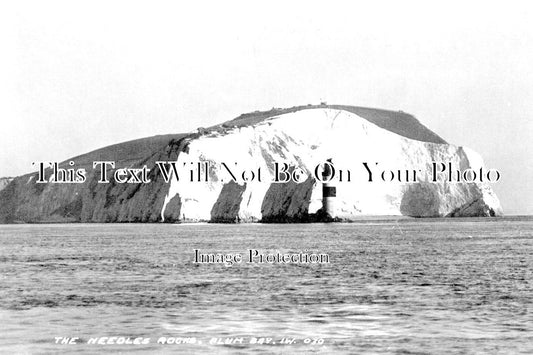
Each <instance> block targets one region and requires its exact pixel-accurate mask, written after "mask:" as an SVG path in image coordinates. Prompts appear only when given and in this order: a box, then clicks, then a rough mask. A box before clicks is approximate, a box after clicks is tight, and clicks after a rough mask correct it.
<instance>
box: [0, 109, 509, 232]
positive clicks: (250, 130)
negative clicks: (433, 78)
mask: <svg viewBox="0 0 533 355" xmlns="http://www.w3.org/2000/svg"><path fill="white" fill-rule="evenodd" d="M154 139H155V138H154ZM154 139H151V140H150V139H144V140H139V141H133V142H127V143H123V144H121V145H116V146H113V147H111V148H113V149H105V148H104V149H102V150H99V151H96V152H92V153H89V154H87V155H85V156H81V157H77V158H74V159H73V160H74V161H75V162H76V165H77V166H80V164H81V163H79V161H81V162H85V164H88V162H90V161H92V160H98V159H102V158H105V159H107V160H115V161H116V162H117V166H118V167H125V166H135V167H142V165H144V164H146V165H147V166H148V168H150V169H151V172H150V176H149V177H150V179H151V180H152V182H151V183H148V184H118V183H116V182H114V181H111V183H109V184H97V183H96V181H97V176H96V175H97V173H98V172H94V173H90V172H91V170H90V169H89V170H88V172H89V174H88V178H87V181H86V182H85V183H83V184H72V185H70V184H69V185H65V184H60V185H59V184H35V182H34V181H35V179H36V174H29V175H25V176H22V177H19V178H16V179H14V180H13V181H12V182H11V183H10V184H9V185H8V186H7V187H6V188H5V189H4V190H2V191H0V201H2V203H1V206H0V221H2V222H4V223H5V222H17V221H21V222H46V221H61V222H74V221H81V222H157V221H165V222H176V221H214V222H235V221H240V222H254V221H265V222H278V221H279V222H292V221H309V220H314V219H316V218H317V216H320V213H321V211H320V209H321V207H322V184H321V183H319V182H317V181H316V179H315V178H314V177H313V173H314V170H315V167H316V166H317V165H319V164H321V163H323V162H324V161H326V159H333V163H334V166H335V168H336V169H342V170H343V172H344V174H345V175H344V181H342V182H336V183H335V186H336V197H335V201H334V211H333V213H332V215H333V217H336V218H338V219H340V220H351V219H355V218H358V217H360V216H365V215H406V216H416V217H429V216H432V217H433V216H491V215H500V214H501V213H502V211H501V207H500V204H499V202H498V199H497V197H496V196H495V194H494V193H493V192H492V190H491V188H490V186H488V185H486V184H484V183H448V182H443V181H442V182H438V183H433V182H430V181H428V180H429V177H427V176H423V174H421V175H419V176H418V182H416V183H412V182H406V181H405V176H403V177H401V179H403V180H402V181H401V182H399V181H396V180H397V178H398V177H396V179H394V181H392V182H391V181H381V177H380V174H381V172H382V170H387V171H389V170H392V171H397V170H398V169H400V170H401V171H404V170H406V169H409V170H413V169H417V170H419V171H421V172H422V173H425V172H428V171H431V169H432V162H446V163H451V164H452V165H453V166H455V167H456V168H458V169H462V170H464V169H467V168H473V169H478V170H479V168H481V167H483V161H482V159H481V157H480V156H479V155H478V154H477V153H475V152H473V151H471V150H470V149H467V148H462V147H457V146H453V145H450V144H446V142H445V141H444V140H442V139H441V138H440V137H438V136H437V135H435V134H434V133H433V132H431V131H430V130H428V129H427V128H426V127H424V126H423V125H421V124H420V123H419V122H418V121H417V120H416V119H415V118H414V117H412V116H410V115H408V114H405V113H401V112H400V113H398V112H392V111H384V110H374V109H366V108H357V107H349V106H328V107H326V106H319V107H297V108H293V109H285V110H281V109H274V110H273V111H270V112H257V113H252V114H246V115H242V116H240V117H238V118H237V119H235V120H233V121H229V122H226V123H224V124H222V125H219V126H215V127H211V128H208V129H202V130H201V132H200V133H198V134H189V135H179V136H178V135H176V136H162V137H157V140H156V141H157V142H155V141H154ZM136 142H137V143H136ZM139 142H143V143H142V144H144V146H143V149H140V148H139V144H141V143H139ZM125 145H128V148H125ZM128 151H133V152H134V154H128ZM132 155H133V156H132ZM95 157H96V158H95ZM156 161H175V162H177V166H178V167H183V166H190V165H191V163H194V162H198V161H201V162H210V163H211V170H210V175H209V179H208V180H209V181H208V182H198V181H190V180H188V179H187V178H181V179H180V181H179V182H177V181H175V180H171V182H170V183H168V184H167V183H165V182H164V181H163V177H162V176H161V173H160V171H159V170H158V168H157V167H156V164H155V162H156ZM223 162H224V163H226V165H227V167H228V168H230V169H231V171H232V172H233V173H234V174H235V175H236V177H237V178H238V179H237V181H233V180H232V179H230V178H229V174H228V171H227V169H226V168H224V167H222V166H221V163H223ZM275 162H278V163H280V164H283V163H286V164H288V165H290V166H291V168H290V169H294V168H295V167H299V168H301V169H302V170H303V172H305V173H306V174H305V176H304V177H303V178H302V181H301V182H299V183H296V182H288V183H272V180H273V175H274V172H275V171H274V166H275ZM363 162H366V163H367V166H368V167H369V168H370V170H371V171H372V172H373V176H372V178H373V181H372V182H369V181H368V179H369V175H368V171H367V169H366V168H365V167H364V166H363ZM348 170H349V171H350V175H351V176H350V177H351V181H350V182H348V181H346V179H347V176H346V174H347V173H348ZM242 171H247V173H246V174H247V175H246V176H247V177H248V178H250V174H251V173H250V171H254V173H255V176H254V179H253V180H251V179H249V181H242V179H240V178H241V173H242ZM259 171H260V172H261V173H260V174H261V181H258V179H257V178H258V172H259ZM386 176H388V175H386Z"/></svg>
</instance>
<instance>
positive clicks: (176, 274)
mask: <svg viewBox="0 0 533 355" xmlns="http://www.w3.org/2000/svg"><path fill="white" fill-rule="evenodd" d="M194 249H200V250H201V251H202V252H211V253H217V252H218V253H242V254H246V252H247V250H248V249H259V250H262V251H265V252H266V251H273V252H276V251H280V252H282V253H286V252H300V251H304V250H306V249H307V250H309V251H313V252H320V253H327V254H329V256H330V263H329V264H307V265H299V264H261V265H258V264H249V263H242V264H238V265H234V266H232V267H226V266H224V265H220V264H215V265H198V264H195V263H194V262H193V261H194V260H193V258H194V251H193V250H194ZM55 337H78V338H79V339H77V340H76V343H77V344H71V345H61V344H55ZM104 337H118V338H116V339H114V340H113V341H119V342H124V341H126V339H127V338H130V341H133V340H134V339H135V338H139V339H140V338H142V339H140V340H139V339H138V340H137V341H149V343H148V344H144V345H143V344H141V345H135V344H122V345H117V344H114V345H109V344H108V345H99V344H87V342H88V341H91V339H92V338H98V339H100V341H109V340H108V339H106V338H104ZM162 337H164V338H174V341H176V339H177V340H178V341H184V340H185V341H189V342H194V343H193V344H158V343H157V341H158V340H159V339H160V338H162ZM261 337H263V338H271V340H269V339H264V341H265V342H270V343H269V344H250V342H254V341H261V340H260V338H261ZM147 338H150V339H149V340H146V339H147ZM184 338H188V339H184ZM227 338H230V339H229V340H231V339H234V338H242V339H241V340H242V342H243V343H242V344H240V343H237V344H232V345H223V344H210V343H211V342H221V343H223V342H224V341H227ZM283 338H285V339H283ZM101 339H104V340H101ZM237 341H239V339H237ZM282 342H285V343H287V342H292V343H291V344H281V343H282ZM322 342H323V343H322ZM272 343H275V344H272ZM250 351H256V352H262V353H308V352H318V353H332V352H340V353H377V354H380V353H403V354H419V353H431V354H449V353H466V354H470V353H474V354H478V353H480V354H483V353H490V354H492V353H501V354H507V353H523V354H533V220H531V219H527V218H513V219H509V218H508V219H485V220H483V219H471V220H469V219H466V220H455V219H454V220H450V219H447V220H400V221H385V222H381V221H374V222H362V223H352V224H290V225H259V224H253V225H214V224H205V225H167V224H157V225H156V224H149V225H148V224H144V225H141V224H115V225H103V224H102V225H98V224H69V225H2V226H0V352H1V353H6V354H12V353H63V352H64V353H75V352H76V353H99V352H116V353H131V352H147V353H170V352H182V353H234V352H240V353H247V352H250Z"/></svg>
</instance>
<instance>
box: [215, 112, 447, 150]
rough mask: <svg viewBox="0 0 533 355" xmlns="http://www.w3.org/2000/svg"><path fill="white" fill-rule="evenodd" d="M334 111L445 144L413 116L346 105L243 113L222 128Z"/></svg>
mask: <svg viewBox="0 0 533 355" xmlns="http://www.w3.org/2000/svg"><path fill="white" fill-rule="evenodd" d="M324 108H329V109H335V110H344V111H348V112H351V113H354V114H356V115H358V116H360V117H362V118H364V119H366V120H367V121H369V122H371V123H373V124H375V125H376V126H378V127H381V128H383V129H386V130H388V131H390V132H393V133H396V134H398V135H400V136H403V137H406V138H410V139H414V140H417V141H422V142H431V143H441V144H443V143H446V141H445V140H444V139H442V138H441V137H439V136H438V135H437V134H436V133H434V132H432V131H431V130H430V129H428V128H427V127H426V126H424V125H423V124H422V123H420V121H418V120H417V119H416V118H415V117H414V116H413V115H410V114H408V113H405V112H403V111H389V110H382V109H377V108H368V107H357V106H346V105H326V104H323V105H306V106H294V107H290V108H272V109H271V110H269V111H255V112H250V113H244V114H242V115H240V116H239V117H237V118H235V119H233V120H231V121H228V122H225V123H223V124H222V126H223V127H232V126H233V127H243V126H249V125H253V124H256V123H259V122H261V121H264V120H266V119H269V118H271V117H275V116H280V115H284V114H287V113H292V112H297V111H301V110H309V109H324Z"/></svg>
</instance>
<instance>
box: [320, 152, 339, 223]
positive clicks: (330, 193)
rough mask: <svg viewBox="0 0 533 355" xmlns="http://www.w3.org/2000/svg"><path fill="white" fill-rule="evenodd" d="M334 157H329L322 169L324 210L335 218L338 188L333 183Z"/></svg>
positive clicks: (327, 214)
mask: <svg viewBox="0 0 533 355" xmlns="http://www.w3.org/2000/svg"><path fill="white" fill-rule="evenodd" d="M334 169H335V168H334V167H333V162H332V159H331V158H330V159H328V160H327V161H326V163H325V164H324V170H323V171H322V211H324V214H325V215H326V216H329V217H331V218H335V216H336V211H335V197H336V196H337V188H336V187H335V185H334V184H333V176H334V171H335V170H334Z"/></svg>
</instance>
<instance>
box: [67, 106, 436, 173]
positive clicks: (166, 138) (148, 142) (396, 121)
mask: <svg viewBox="0 0 533 355" xmlns="http://www.w3.org/2000/svg"><path fill="white" fill-rule="evenodd" d="M324 108H329V109H336V110H345V111H348V112H351V113H354V114H356V115H358V116H360V117H362V118H364V119H366V120H368V121H369V122H371V123H373V124H375V125H377V126H379V127H381V128H383V129H386V130H388V131H391V132H393V133H396V134H399V135H401V136H404V137H407V138H410V139H414V140H418V141H423V142H432V143H446V141H445V140H444V139H442V138H441V137H439V136H438V135H437V134H435V133H433V132H432V131H431V130H429V129H428V128H427V127H425V126H424V125H423V124H421V123H420V122H419V121H418V120H417V119H416V118H415V117H414V116H412V115H410V114H408V113H405V112H402V111H389V110H382V109H375V108H366V107H357V106H345V105H325V104H323V105H306V106H294V107H290V108H272V109H271V110H268V111H255V112H250V113H244V114H242V115H240V116H239V117H236V118H234V119H232V120H230V121H227V122H224V123H222V124H219V125H215V126H213V127H209V128H206V129H205V132H210V131H219V132H224V131H227V130H228V129H230V128H233V127H244V126H250V125H254V124H257V123H260V122H262V121H265V120H267V119H269V118H273V117H276V116H280V115H283V114H287V113H292V112H297V111H301V110H309V109H324ZM198 136H199V134H198V133H181V134H166V135H157V136H153V137H146V138H140V139H135V140H131V141H127V142H122V143H117V144H113V145H110V146H107V147H103V148H100V149H97V150H94V151H91V152H89V153H86V154H82V155H78V156H76V157H73V158H71V159H68V160H67V161H66V162H68V161H70V160H73V161H74V162H75V163H76V167H78V168H79V167H89V166H90V167H91V168H92V162H93V161H97V160H112V161H115V162H120V163H121V166H126V165H128V164H134V163H136V162H139V161H141V160H143V159H146V158H147V157H149V156H151V155H153V154H155V153H156V152H158V151H162V150H164V149H165V148H166V147H167V146H168V145H169V144H170V143H171V142H173V141H174V142H176V141H178V140H180V139H182V138H185V137H190V138H194V137H198ZM66 162H63V163H62V164H61V165H62V166H64V163H66Z"/></svg>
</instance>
